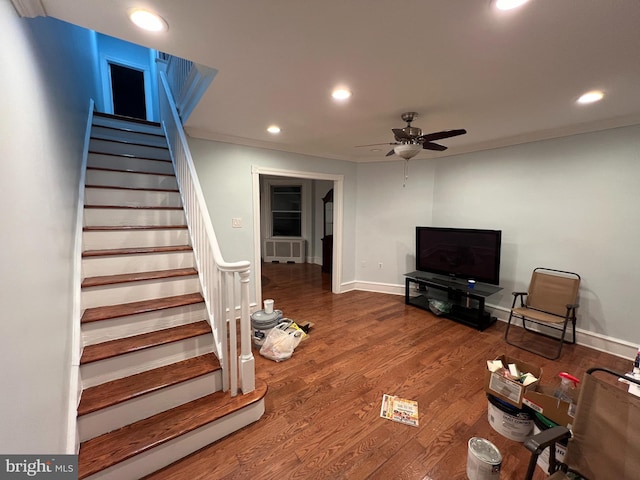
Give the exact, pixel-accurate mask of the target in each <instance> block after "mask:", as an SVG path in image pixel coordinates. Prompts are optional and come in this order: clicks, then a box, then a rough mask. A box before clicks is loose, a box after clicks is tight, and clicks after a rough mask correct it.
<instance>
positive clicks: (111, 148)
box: [89, 138, 171, 160]
mask: <svg viewBox="0 0 640 480" xmlns="http://www.w3.org/2000/svg"><path fill="white" fill-rule="evenodd" d="M89 152H92V153H115V154H123V155H134V156H136V157H144V158H156V159H159V160H170V159H171V156H170V155H169V150H167V149H166V148H157V147H148V146H146V145H135V144H131V143H120V142H110V141H107V140H100V139H97V138H92V139H91V140H90V141H89Z"/></svg>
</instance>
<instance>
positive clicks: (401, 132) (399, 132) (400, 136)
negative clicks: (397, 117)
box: [391, 128, 413, 140]
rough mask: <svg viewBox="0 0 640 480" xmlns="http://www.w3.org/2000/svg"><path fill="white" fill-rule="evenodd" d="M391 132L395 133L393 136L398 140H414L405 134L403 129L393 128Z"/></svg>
mask: <svg viewBox="0 0 640 480" xmlns="http://www.w3.org/2000/svg"><path fill="white" fill-rule="evenodd" d="M391 131H392V132H393V134H394V135H395V136H396V138H397V139H398V140H401V139H404V140H412V139H413V137H411V135H408V134H407V132H405V131H404V130H403V129H402V128H392V129H391Z"/></svg>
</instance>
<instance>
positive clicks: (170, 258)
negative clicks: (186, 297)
mask: <svg viewBox="0 0 640 480" xmlns="http://www.w3.org/2000/svg"><path fill="white" fill-rule="evenodd" d="M174 268H195V258H194V256H193V252H192V251H185V252H164V253H141V254H131V255H106V256H101V257H85V258H83V259H82V278H87V277H98V276H103V275H118V274H121V273H136V272H153V271H157V270H171V269H174Z"/></svg>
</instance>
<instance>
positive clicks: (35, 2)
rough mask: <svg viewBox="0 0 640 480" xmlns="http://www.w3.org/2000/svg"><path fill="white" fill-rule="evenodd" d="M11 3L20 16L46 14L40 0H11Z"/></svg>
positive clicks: (42, 15) (44, 15)
mask: <svg viewBox="0 0 640 480" xmlns="http://www.w3.org/2000/svg"><path fill="white" fill-rule="evenodd" d="M11 3H12V4H13V8H15V9H16V12H18V15H20V16H21V17H27V18H34V17H46V16H47V12H46V11H45V9H44V5H42V0H11Z"/></svg>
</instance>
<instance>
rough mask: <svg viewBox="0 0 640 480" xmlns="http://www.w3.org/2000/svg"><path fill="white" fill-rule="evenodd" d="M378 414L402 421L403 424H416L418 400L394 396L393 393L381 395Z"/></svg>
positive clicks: (415, 425) (395, 420)
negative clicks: (380, 405)
mask: <svg viewBox="0 0 640 480" xmlns="http://www.w3.org/2000/svg"><path fill="white" fill-rule="evenodd" d="M380 416H381V417H382V418H387V419H389V420H393V421H394V422H399V423H404V424H405V425H412V426H414V427H417V426H418V402H416V401H415V400H407V399H406V398H400V397H396V396H395V395H387V394H386V393H385V394H383V395H382V407H381V408H380Z"/></svg>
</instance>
